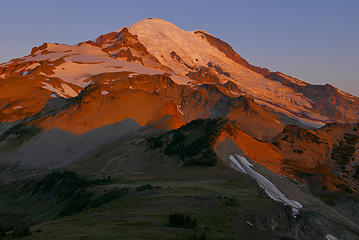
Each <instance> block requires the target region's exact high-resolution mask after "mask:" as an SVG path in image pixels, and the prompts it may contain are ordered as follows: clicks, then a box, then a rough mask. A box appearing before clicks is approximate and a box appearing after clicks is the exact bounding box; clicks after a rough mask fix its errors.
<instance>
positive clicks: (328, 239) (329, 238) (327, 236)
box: [325, 234, 338, 240]
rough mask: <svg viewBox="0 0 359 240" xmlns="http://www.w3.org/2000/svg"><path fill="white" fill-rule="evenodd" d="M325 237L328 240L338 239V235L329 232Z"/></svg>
mask: <svg viewBox="0 0 359 240" xmlns="http://www.w3.org/2000/svg"><path fill="white" fill-rule="evenodd" d="M325 237H326V239H327V240H338V239H337V238H336V237H334V236H333V235H331V234H327V235H325Z"/></svg>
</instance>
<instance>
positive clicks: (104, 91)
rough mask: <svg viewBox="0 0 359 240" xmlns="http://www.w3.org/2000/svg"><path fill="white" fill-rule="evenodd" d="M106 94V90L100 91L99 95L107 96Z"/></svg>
mask: <svg viewBox="0 0 359 240" xmlns="http://www.w3.org/2000/svg"><path fill="white" fill-rule="evenodd" d="M107 94H109V92H107V91H106V90H103V91H101V95H107Z"/></svg>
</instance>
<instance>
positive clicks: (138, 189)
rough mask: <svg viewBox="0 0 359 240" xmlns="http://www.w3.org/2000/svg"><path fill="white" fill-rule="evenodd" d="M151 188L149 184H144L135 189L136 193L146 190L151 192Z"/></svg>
mask: <svg viewBox="0 0 359 240" xmlns="http://www.w3.org/2000/svg"><path fill="white" fill-rule="evenodd" d="M152 189H153V186H152V185H151V184H145V185H141V186H139V187H137V188H136V191H137V192H142V191H146V190H152Z"/></svg>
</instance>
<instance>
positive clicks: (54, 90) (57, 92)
mask: <svg viewBox="0 0 359 240" xmlns="http://www.w3.org/2000/svg"><path fill="white" fill-rule="evenodd" d="M41 83H42V84H43V86H42V88H44V89H47V90H49V91H51V92H55V93H56V94H57V95H58V96H60V97H63V98H66V96H65V95H64V94H62V91H61V90H59V89H57V88H54V87H53V86H52V85H51V84H49V83H46V82H41Z"/></svg>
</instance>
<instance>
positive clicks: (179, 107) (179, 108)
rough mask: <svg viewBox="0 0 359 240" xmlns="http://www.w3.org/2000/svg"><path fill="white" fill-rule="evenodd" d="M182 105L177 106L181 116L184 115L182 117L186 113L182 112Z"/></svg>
mask: <svg viewBox="0 0 359 240" xmlns="http://www.w3.org/2000/svg"><path fill="white" fill-rule="evenodd" d="M181 107H182V106H181V105H177V111H178V112H179V113H180V114H182V115H184V113H183V112H182V111H181Z"/></svg>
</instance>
